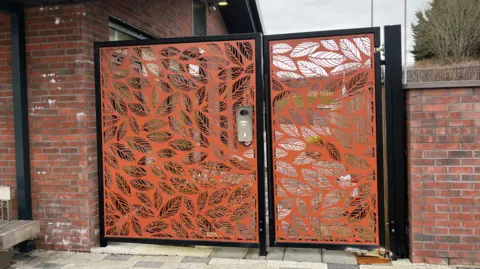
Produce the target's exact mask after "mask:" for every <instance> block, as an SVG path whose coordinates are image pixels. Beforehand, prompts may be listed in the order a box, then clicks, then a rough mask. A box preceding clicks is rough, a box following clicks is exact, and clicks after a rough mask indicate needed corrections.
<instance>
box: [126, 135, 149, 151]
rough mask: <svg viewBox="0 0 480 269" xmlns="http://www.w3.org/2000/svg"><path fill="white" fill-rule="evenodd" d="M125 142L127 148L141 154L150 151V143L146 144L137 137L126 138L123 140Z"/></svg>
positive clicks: (146, 142) (145, 141)
mask: <svg viewBox="0 0 480 269" xmlns="http://www.w3.org/2000/svg"><path fill="white" fill-rule="evenodd" d="M125 141H126V142H127V144H128V146H129V147H130V148H132V149H134V150H136V151H139V152H142V153H150V152H151V151H152V146H151V145H150V143H148V141H147V140H145V139H143V138H141V137H138V136H133V137H127V138H125Z"/></svg>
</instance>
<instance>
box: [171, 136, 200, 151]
mask: <svg viewBox="0 0 480 269" xmlns="http://www.w3.org/2000/svg"><path fill="white" fill-rule="evenodd" d="M168 145H169V146H170V147H172V148H173V149H176V150H180V151H190V150H193V148H194V146H193V144H192V143H191V142H190V141H188V140H186V139H178V140H174V141H171V142H169V143H168Z"/></svg>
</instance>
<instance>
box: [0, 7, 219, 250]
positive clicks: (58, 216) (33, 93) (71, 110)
mask: <svg viewBox="0 0 480 269" xmlns="http://www.w3.org/2000/svg"><path fill="white" fill-rule="evenodd" d="M207 12H208V11H207ZM25 13H26V40H27V51H26V53H27V73H28V99H29V108H30V109H29V122H30V145H31V173H32V203H33V217H34V219H36V220H40V221H41V235H40V237H39V238H38V239H37V240H36V244H37V247H39V248H42V249H56V250H75V251H88V250H89V249H90V248H91V246H92V245H94V244H95V243H96V241H97V239H98V234H97V233H98V232H97V231H98V206H99V205H98V193H97V191H98V188H97V185H98V177H97V151H96V125H95V88H94V85H95V84H94V65H93V42H95V41H107V40H108V38H109V27H108V21H109V16H114V17H116V18H118V19H120V20H122V21H125V22H127V23H129V24H132V25H134V26H136V27H138V28H141V29H143V30H145V31H147V32H149V33H151V34H153V35H155V36H158V37H160V38H167V37H181V36H191V35H192V7H191V1H190V0H181V1H173V0H165V1H153V0H149V1H136V2H135V6H132V5H131V1H127V0H123V1H112V0H108V1H93V2H91V3H85V4H79V5H59V6H44V7H33V8H28V9H26V10H25ZM9 20H10V18H9V16H7V15H3V14H0V22H1V23H0V70H1V72H0V130H1V133H0V156H1V157H0V184H2V185H11V186H15V153H14V139H13V101H12V91H11V90H12V87H11V66H10V65H11V62H10V24H9ZM207 29H208V34H209V35H211V34H226V33H227V30H226V28H225V25H224V23H223V19H222V17H221V16H220V14H219V12H218V11H216V12H209V13H207Z"/></svg>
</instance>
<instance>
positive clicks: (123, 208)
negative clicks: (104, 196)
mask: <svg viewBox="0 0 480 269" xmlns="http://www.w3.org/2000/svg"><path fill="white" fill-rule="evenodd" d="M110 200H111V201H112V203H113V206H114V207H115V208H116V209H117V210H118V212H120V214H122V215H124V216H125V215H127V214H128V213H130V206H129V205H128V201H127V200H126V199H125V198H123V196H122V195H120V194H118V193H116V192H112V194H111V196H110Z"/></svg>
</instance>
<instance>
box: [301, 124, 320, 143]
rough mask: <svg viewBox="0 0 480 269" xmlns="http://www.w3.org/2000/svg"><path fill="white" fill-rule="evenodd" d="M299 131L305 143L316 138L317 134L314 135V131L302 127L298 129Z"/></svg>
mask: <svg viewBox="0 0 480 269" xmlns="http://www.w3.org/2000/svg"><path fill="white" fill-rule="evenodd" d="M300 130H301V132H302V137H303V139H305V140H306V141H309V140H310V139H312V138H315V137H317V136H318V135H317V133H315V131H314V130H312V129H310V128H308V127H305V126H302V127H300Z"/></svg>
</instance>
